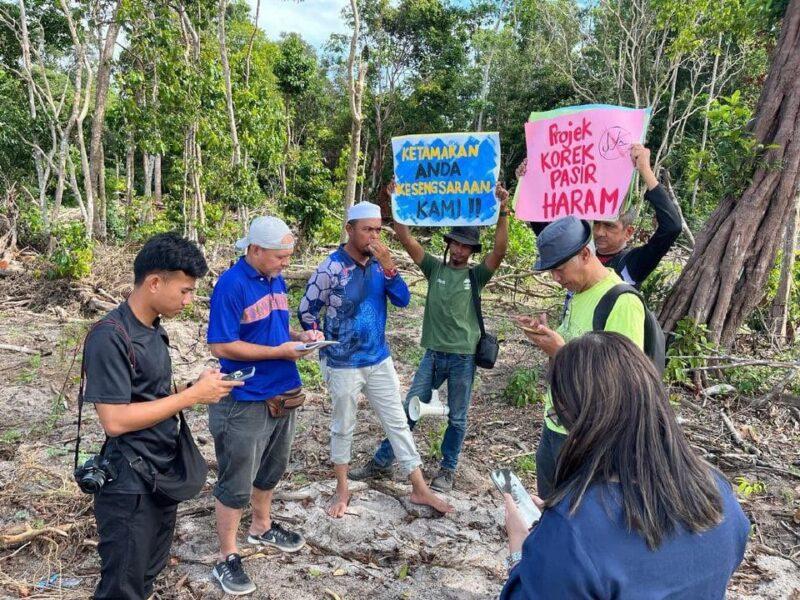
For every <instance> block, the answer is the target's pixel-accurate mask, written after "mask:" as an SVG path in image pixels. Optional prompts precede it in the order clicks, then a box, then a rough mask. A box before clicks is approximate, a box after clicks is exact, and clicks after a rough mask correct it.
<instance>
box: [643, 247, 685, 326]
mask: <svg viewBox="0 0 800 600" xmlns="http://www.w3.org/2000/svg"><path fill="white" fill-rule="evenodd" d="M682 270H683V265H682V264H680V263H677V262H673V261H669V260H662V261H661V262H660V263H659V265H658V267H657V268H656V270H655V271H653V272H652V273H651V274H650V276H649V277H648V278H647V279H645V280H644V282H643V283H642V288H641V290H642V296H644V299H645V302H646V303H647V307H648V308H649V309H650V310H652V311H655V312H656V313H657V312H658V310H659V309H660V308H661V305H662V304H664V300H666V298H667V294H669V292H670V291H672V288H673V286H674V285H675V282H676V281H677V280H678V277H679V276H680V274H681V271H682Z"/></svg>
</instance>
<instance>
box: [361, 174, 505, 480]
mask: <svg viewBox="0 0 800 600" xmlns="http://www.w3.org/2000/svg"><path fill="white" fill-rule="evenodd" d="M392 187H393V184H390V186H389V191H390V193H391V192H392V191H393V190H392ZM495 195H496V197H497V199H498V201H499V202H500V212H499V216H498V219H497V229H496V230H495V235H494V248H492V251H491V252H490V253H489V254H488V255H487V256H486V258H484V259H483V261H482V262H481V263H480V264H479V265H478V266H476V267H474V268H473V269H472V272H473V274H474V279H475V283H476V284H477V286H478V290H479V291H480V290H482V289H483V287H484V286H485V285H486V284H487V283H488V282H489V279H491V277H492V275H493V274H494V272H495V271H496V270H497V269H498V267H499V266H500V263H501V262H502V261H503V257H504V256H505V254H506V248H507V247H508V212H507V211H506V202H507V201H508V192H507V191H506V190H505V188H503V186H502V185H500V184H499V183H498V184H497V188H496V189H495ZM394 230H395V233H397V238H398V239H399V240H400V243H401V244H403V247H404V248H405V249H406V252H408V254H409V256H411V259H412V260H413V261H414V262H415V263H416V264H417V265H419V267H420V269H422V272H423V274H424V275H425V277H426V279H427V280H428V296H427V298H426V300H425V315H424V317H423V319H422V347H423V348H425V355H424V356H423V357H422V361H421V362H420V364H419V367H418V368H417V372H416V373H415V375H414V381H413V382H412V383H411V388H410V389H409V390H408V394H407V395H406V400H405V402H404V404H405V408H406V414H408V405H409V402H410V401H411V399H412V398H414V397H415V396H416V397H418V398H419V399H420V402H430V401H431V393H432V390H434V389H437V388H438V387H439V386H441V385H442V384H444V382H445V381H447V404H448V406H449V408H450V412H449V414H448V421H447V430H446V431H445V433H444V439H443V440H442V462H441V465H440V468H439V473H438V474H437V475H436V477H434V479H433V481H432V482H431V488H432V489H434V490H438V491H440V492H447V491H450V490H451V489H453V479H454V477H455V471H456V467H457V466H458V456H459V454H460V453H461V446H462V444H463V443H464V436H465V435H466V432H467V411H468V409H469V403H470V400H471V398H472V381H473V379H474V377H475V349H476V347H477V345H478V338H479V337H480V328H479V325H478V317H477V314H476V312H475V306H474V304H473V300H472V283H471V282H470V277H469V259H470V256H472V254H473V253H476V252H480V251H481V244H480V235H479V231H478V228H477V227H454V228H453V229H452V230H451V231H450V233H448V234H447V235H445V236H444V240H445V242H446V243H447V246H446V247H445V252H444V259H443V260H439V259H438V258H435V257H433V256H432V255H430V254H428V253H427V252H425V249H424V248H423V247H422V245H421V244H420V243H419V242H418V241H417V240H415V239H414V238H413V237H412V236H411V233H410V231H409V229H408V226H406V225H401V224H399V223H396V224H395V226H394ZM448 254H449V255H450V257H449V260H448ZM408 423H409V426H410V427H411V428H412V429H413V428H414V425H415V424H416V421H412V420H411V418H410V417H409V419H408ZM393 462H394V452H393V451H392V446H391V444H390V443H389V441H388V440H383V443H381V446H380V448H378V451H377V452H376V453H375V456H374V457H373V458H372V459H371V460H370V461H369V463H367V464H366V465H365V466H363V467H361V468H360V469H353V470H352V471H350V478H351V479H366V478H368V477H374V476H376V475H380V474H384V473H386V472H388V471H390V470H391V468H392V463H393Z"/></svg>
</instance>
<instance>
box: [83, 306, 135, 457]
mask: <svg viewBox="0 0 800 600" xmlns="http://www.w3.org/2000/svg"><path fill="white" fill-rule="evenodd" d="M101 325H111V326H112V327H113V328H114V329H115V330H116V331H118V332H119V333H120V334H122V339H124V340H125V344H126V346H127V348H128V361H129V362H130V363H131V368H132V369H136V355H135V354H134V352H133V342H131V336H130V334H129V333H128V330H127V329H126V328H125V326H124V325H123V324H122V323H121V322H120V321H117V320H115V319H109V318H105V319H102V320H100V321H98V322H97V323H95V324H94V325H92V326H91V327H90V328H89V331H87V332H86V336H84V338H83V352H82V354H81V356H82V358H81V381H80V384H79V385H78V433H77V436H76V438H75V456H74V468H76V469H77V468H78V454H79V453H80V447H81V421H82V418H83V394H84V391H85V388H86V340H88V339H89V336H90V335H92V333H94V330H95V329H97V328H98V327H100V326H101ZM103 447H104V448H105V443H104V444H103Z"/></svg>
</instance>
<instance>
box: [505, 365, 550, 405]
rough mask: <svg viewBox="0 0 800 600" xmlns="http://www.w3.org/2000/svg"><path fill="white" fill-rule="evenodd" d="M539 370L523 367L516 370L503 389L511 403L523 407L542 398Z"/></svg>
mask: <svg viewBox="0 0 800 600" xmlns="http://www.w3.org/2000/svg"><path fill="white" fill-rule="evenodd" d="M538 384H539V371H538V370H537V369H533V368H528V367H522V368H519V369H517V370H516V371H514V373H513V374H512V375H511V378H510V379H509V380H508V384H506V387H505V389H504V390H503V398H505V399H506V400H507V401H508V402H509V403H510V404H512V405H514V406H516V407H518V408H521V407H523V406H527V405H529V404H535V403H536V402H537V400H540V399H541V394H540V392H539V389H538Z"/></svg>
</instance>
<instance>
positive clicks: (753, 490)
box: [734, 475, 767, 498]
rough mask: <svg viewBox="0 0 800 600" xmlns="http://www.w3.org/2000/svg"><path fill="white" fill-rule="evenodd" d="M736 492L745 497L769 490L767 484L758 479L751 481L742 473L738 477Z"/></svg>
mask: <svg viewBox="0 0 800 600" xmlns="http://www.w3.org/2000/svg"><path fill="white" fill-rule="evenodd" d="M734 481H735V482H736V493H737V494H739V495H740V496H741V497H743V498H749V497H750V496H752V495H753V494H755V495H757V496H758V495H760V494H763V493H765V492H766V491H767V486H766V485H765V484H764V483H763V482H761V481H758V480H757V479H755V480H753V481H750V480H749V479H747V477H744V476H743V475H740V476H739V477H737V478H736V479H734Z"/></svg>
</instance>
